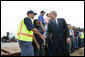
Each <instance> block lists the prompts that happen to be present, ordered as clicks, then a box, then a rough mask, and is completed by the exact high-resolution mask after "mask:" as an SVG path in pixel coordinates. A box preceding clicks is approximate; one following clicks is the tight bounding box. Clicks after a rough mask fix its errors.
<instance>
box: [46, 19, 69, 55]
mask: <svg viewBox="0 0 85 57" xmlns="http://www.w3.org/2000/svg"><path fill="white" fill-rule="evenodd" d="M57 19H58V28H56V25H55V23H54V22H53V21H51V22H50V23H49V24H48V31H47V32H48V33H50V34H52V54H53V55H55V56H64V55H68V50H67V43H66V39H67V37H69V29H68V27H67V24H66V22H65V19H63V18H57ZM48 48H49V47H48Z"/></svg>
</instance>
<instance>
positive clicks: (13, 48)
mask: <svg viewBox="0 0 85 57" xmlns="http://www.w3.org/2000/svg"><path fill="white" fill-rule="evenodd" d="M1 49H4V50H6V51H8V52H9V54H13V53H19V52H20V48H19V45H18V43H17V42H15V43H14V42H11V43H1ZM1 54H2V55H7V53H4V52H2V51H1ZM71 56H84V47H83V48H79V50H75V51H74V52H73V53H72V54H71Z"/></svg>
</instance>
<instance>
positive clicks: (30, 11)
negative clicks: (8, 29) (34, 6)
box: [27, 10, 37, 15]
mask: <svg viewBox="0 0 85 57" xmlns="http://www.w3.org/2000/svg"><path fill="white" fill-rule="evenodd" d="M29 13H33V14H34V15H37V13H35V12H33V11H32V10H29V11H28V12H27V14H29Z"/></svg>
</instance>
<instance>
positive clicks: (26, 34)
mask: <svg viewBox="0 0 85 57" xmlns="http://www.w3.org/2000/svg"><path fill="white" fill-rule="evenodd" d="M17 39H18V40H22V41H30V42H32V41H33V31H29V30H28V29H27V27H26V25H25V24H24V20H23V21H21V23H20V24H19V27H18V32H17Z"/></svg>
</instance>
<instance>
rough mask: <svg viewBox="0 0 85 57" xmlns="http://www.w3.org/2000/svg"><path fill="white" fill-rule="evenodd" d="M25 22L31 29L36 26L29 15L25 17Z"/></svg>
mask: <svg viewBox="0 0 85 57" xmlns="http://www.w3.org/2000/svg"><path fill="white" fill-rule="evenodd" d="M24 23H25V25H26V27H27V29H28V30H29V31H30V30H32V29H33V28H35V26H34V24H32V21H31V19H30V18H29V17H26V18H24Z"/></svg>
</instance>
